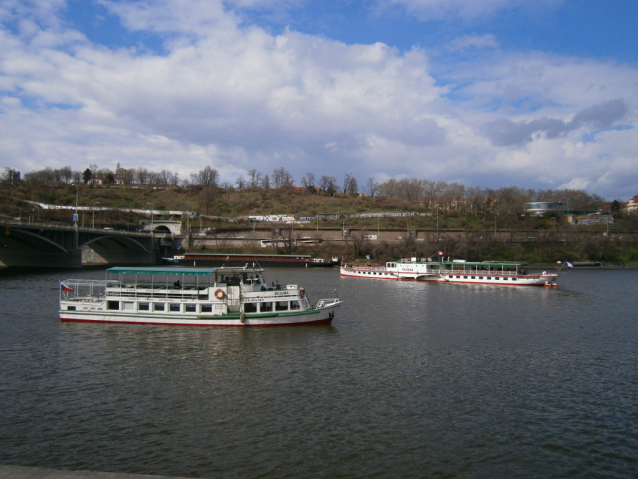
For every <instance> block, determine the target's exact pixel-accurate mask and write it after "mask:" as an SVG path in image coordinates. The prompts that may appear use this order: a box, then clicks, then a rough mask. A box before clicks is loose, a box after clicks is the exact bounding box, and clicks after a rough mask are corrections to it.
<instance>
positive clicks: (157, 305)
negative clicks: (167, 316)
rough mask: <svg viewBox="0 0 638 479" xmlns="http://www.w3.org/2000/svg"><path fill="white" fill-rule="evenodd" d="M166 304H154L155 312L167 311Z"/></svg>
mask: <svg viewBox="0 0 638 479" xmlns="http://www.w3.org/2000/svg"><path fill="white" fill-rule="evenodd" d="M164 308H165V306H164V303H153V311H165V309H164Z"/></svg>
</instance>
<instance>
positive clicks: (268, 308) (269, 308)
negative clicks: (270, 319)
mask: <svg viewBox="0 0 638 479" xmlns="http://www.w3.org/2000/svg"><path fill="white" fill-rule="evenodd" d="M260 311H261V312H262V313H264V312H267V311H272V303H261V304H260Z"/></svg>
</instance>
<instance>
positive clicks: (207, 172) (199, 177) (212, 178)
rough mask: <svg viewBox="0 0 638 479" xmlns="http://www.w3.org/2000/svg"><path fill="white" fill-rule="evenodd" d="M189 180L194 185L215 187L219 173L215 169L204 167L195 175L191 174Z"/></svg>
mask: <svg viewBox="0 0 638 479" xmlns="http://www.w3.org/2000/svg"><path fill="white" fill-rule="evenodd" d="M191 179H192V182H193V184H194V185H201V186H216V185H217V180H218V179H219V173H218V172H217V170H216V169H215V168H211V167H210V166H206V167H204V168H203V169H201V170H199V171H198V172H197V173H194V174H192V175H191Z"/></svg>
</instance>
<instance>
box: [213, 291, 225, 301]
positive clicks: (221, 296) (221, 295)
mask: <svg viewBox="0 0 638 479" xmlns="http://www.w3.org/2000/svg"><path fill="white" fill-rule="evenodd" d="M224 296H226V293H224V291H223V290H221V289H218V290H217V291H215V297H216V298H217V299H224Z"/></svg>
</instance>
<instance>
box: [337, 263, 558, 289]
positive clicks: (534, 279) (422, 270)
mask: <svg viewBox="0 0 638 479" xmlns="http://www.w3.org/2000/svg"><path fill="white" fill-rule="evenodd" d="M341 276H350V277H355V278H369V279H393V280H403V281H436V282H443V283H470V284H493V285H502V286H556V285H557V284H556V280H557V278H558V274H557V273H547V272H546V271H543V272H542V273H529V272H528V271H527V265H526V264H525V263H508V262H504V263H503V262H490V261H482V262H470V261H465V260H453V261H429V260H427V259H426V260H420V259H418V258H406V259H401V260H399V261H389V262H387V263H386V264H385V266H373V265H356V264H344V265H342V266H341Z"/></svg>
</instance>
